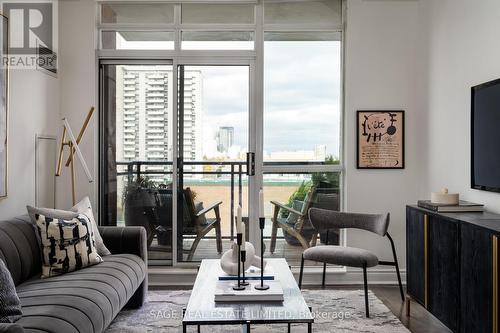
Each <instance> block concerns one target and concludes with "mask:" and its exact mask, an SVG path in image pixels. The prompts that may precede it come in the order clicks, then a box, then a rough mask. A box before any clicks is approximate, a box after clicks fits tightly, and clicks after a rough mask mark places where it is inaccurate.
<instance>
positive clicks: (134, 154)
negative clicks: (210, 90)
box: [116, 66, 202, 182]
mask: <svg viewBox="0 0 500 333" xmlns="http://www.w3.org/2000/svg"><path fill="white" fill-rule="evenodd" d="M185 76H186V78H185V86H186V87H185V99H184V101H185V103H184V104H185V105H184V159H185V160H188V161H194V160H197V159H201V154H202V146H201V144H202V142H201V115H202V109H201V89H202V84H201V73H200V71H189V72H186V75H185ZM172 82H173V75H172V69H171V67H169V66H117V74H116V103H117V105H116V110H117V111H116V160H117V161H125V162H126V161H149V162H151V161H158V162H165V161H172V159H173V142H172V141H173V140H174V139H175V137H176V136H175V135H173V130H174V129H173V101H172V96H173V87H172ZM142 170H143V171H165V172H167V171H171V170H172V168H171V166H166V165H145V166H143V167H142ZM148 177H149V178H150V179H152V180H155V181H157V182H168V181H169V179H171V177H170V176H166V175H149V176H148Z"/></svg>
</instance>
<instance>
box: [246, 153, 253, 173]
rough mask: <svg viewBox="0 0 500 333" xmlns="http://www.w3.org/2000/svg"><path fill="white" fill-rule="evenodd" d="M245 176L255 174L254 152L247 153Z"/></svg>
mask: <svg viewBox="0 0 500 333" xmlns="http://www.w3.org/2000/svg"><path fill="white" fill-rule="evenodd" d="M247 176H255V153H252V152H248V153H247Z"/></svg>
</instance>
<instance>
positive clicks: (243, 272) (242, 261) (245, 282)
mask: <svg viewBox="0 0 500 333" xmlns="http://www.w3.org/2000/svg"><path fill="white" fill-rule="evenodd" d="M240 253H241V266H243V270H242V272H241V283H240V284H241V285H242V286H248V285H249V284H250V283H248V281H246V280H245V261H247V251H246V250H243V251H241V252H240Z"/></svg>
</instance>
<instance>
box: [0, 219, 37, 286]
mask: <svg viewBox="0 0 500 333" xmlns="http://www.w3.org/2000/svg"><path fill="white" fill-rule="evenodd" d="M0 259H2V260H3V261H4V262H5V265H6V266H7V268H8V269H9V271H10V274H11V275H12V279H13V280H14V283H15V285H16V286H17V285H18V284H20V283H22V282H24V281H26V280H27V279H29V278H31V277H33V276H35V275H39V274H40V272H41V270H42V262H41V252H40V248H39V246H38V241H37V238H36V234H35V227H34V225H33V223H32V222H31V220H30V218H29V216H28V215H24V216H21V217H18V218H13V219H10V220H6V221H0Z"/></svg>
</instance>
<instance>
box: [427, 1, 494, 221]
mask: <svg viewBox="0 0 500 333" xmlns="http://www.w3.org/2000/svg"><path fill="white" fill-rule="evenodd" d="M426 1H427V6H428V8H427V13H428V15H429V25H430V27H429V29H430V31H431V32H432V33H431V34H429V36H428V38H429V43H428V48H429V50H428V54H429V64H430V66H429V67H428V75H429V78H428V92H427V94H428V103H429V105H428V112H429V117H428V124H427V126H428V136H429V145H428V147H427V149H428V165H427V172H426V174H427V179H428V184H427V191H428V192H430V191H437V190H439V189H441V188H443V187H448V188H449V189H450V191H452V192H459V193H460V195H461V197H462V198H463V199H465V200H471V201H475V202H480V203H484V204H486V208H487V209H488V210H491V211H495V212H500V194H498V193H489V192H483V191H477V190H472V189H470V102H471V101H470V88H471V87H472V86H474V85H477V84H480V83H483V82H486V81H490V80H493V79H497V78H499V77H500V61H499V59H500V43H499V38H500V33H499V31H500V2H499V1H498V0H481V1H468V0H440V1H431V0H426Z"/></svg>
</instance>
